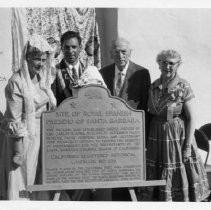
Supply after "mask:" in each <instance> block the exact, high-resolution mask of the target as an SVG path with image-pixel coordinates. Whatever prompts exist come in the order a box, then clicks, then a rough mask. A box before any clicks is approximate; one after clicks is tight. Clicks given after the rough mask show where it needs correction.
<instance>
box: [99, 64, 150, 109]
mask: <svg viewBox="0 0 211 210" xmlns="http://www.w3.org/2000/svg"><path fill="white" fill-rule="evenodd" d="M100 73H101V75H102V77H103V79H104V81H105V83H106V85H107V87H108V89H109V90H110V92H111V95H112V96H113V95H114V93H115V92H114V79H115V78H114V77H115V64H111V65H109V66H106V67H104V68H102V69H101V70H100ZM150 84H151V80H150V75H149V71H148V70H147V69H145V68H144V67H142V66H139V65H137V64H135V63H133V62H131V61H130V62H129V66H128V70H127V73H126V75H125V81H124V84H123V87H122V89H121V91H120V95H119V97H120V98H122V99H124V100H125V101H126V102H127V104H128V105H129V106H130V107H132V108H134V109H142V110H144V111H147V100H148V90H149V87H150Z"/></svg>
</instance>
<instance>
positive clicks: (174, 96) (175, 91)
mask: <svg viewBox="0 0 211 210" xmlns="http://www.w3.org/2000/svg"><path fill="white" fill-rule="evenodd" d="M184 91H185V85H184V84H183V83H181V82H180V83H178V84H177V85H176V86H174V87H173V88H169V89H168V93H169V94H170V96H171V99H170V100H171V101H174V102H181V101H182V96H183V94H184Z"/></svg>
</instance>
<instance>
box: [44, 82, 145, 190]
mask: <svg viewBox="0 0 211 210" xmlns="http://www.w3.org/2000/svg"><path fill="white" fill-rule="evenodd" d="M144 126H145V125H144V111H137V110H133V109H131V108H130V107H129V106H128V105H127V104H126V103H125V102H124V101H123V100H121V99H119V98H117V97H112V96H110V94H109V91H108V90H107V89H105V88H103V87H101V86H87V87H84V88H81V89H79V92H78V96H77V97H74V98H68V99H66V100H65V101H63V103H62V104H60V106H59V107H58V108H57V109H56V110H55V111H51V112H44V113H43V115H42V172H43V184H44V185H58V186H60V187H57V188H59V189H60V188H61V189H67V188H69V189H80V188H81V189H86V188H111V187H122V186H125V187H131V186H137V182H139V181H141V180H145V164H144V162H145V152H144V151H145V145H144V136H145V134H144V130H145V129H144Z"/></svg>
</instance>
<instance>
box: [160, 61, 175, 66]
mask: <svg viewBox="0 0 211 210" xmlns="http://www.w3.org/2000/svg"><path fill="white" fill-rule="evenodd" d="M160 63H161V64H162V65H166V66H167V65H169V66H174V65H176V64H177V63H179V61H177V62H175V63H174V62H171V61H160Z"/></svg>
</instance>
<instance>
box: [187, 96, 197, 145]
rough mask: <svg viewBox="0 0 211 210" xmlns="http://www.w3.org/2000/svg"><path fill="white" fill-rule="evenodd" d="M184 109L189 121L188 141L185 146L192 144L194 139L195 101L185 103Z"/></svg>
mask: <svg viewBox="0 0 211 210" xmlns="http://www.w3.org/2000/svg"><path fill="white" fill-rule="evenodd" d="M184 109H185V114H186V119H187V127H186V140H185V145H189V144H191V143H192V139H193V137H194V132H195V121H196V116H195V113H196V112H195V100H194V99H192V100H189V101H187V102H185V103H184Z"/></svg>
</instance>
